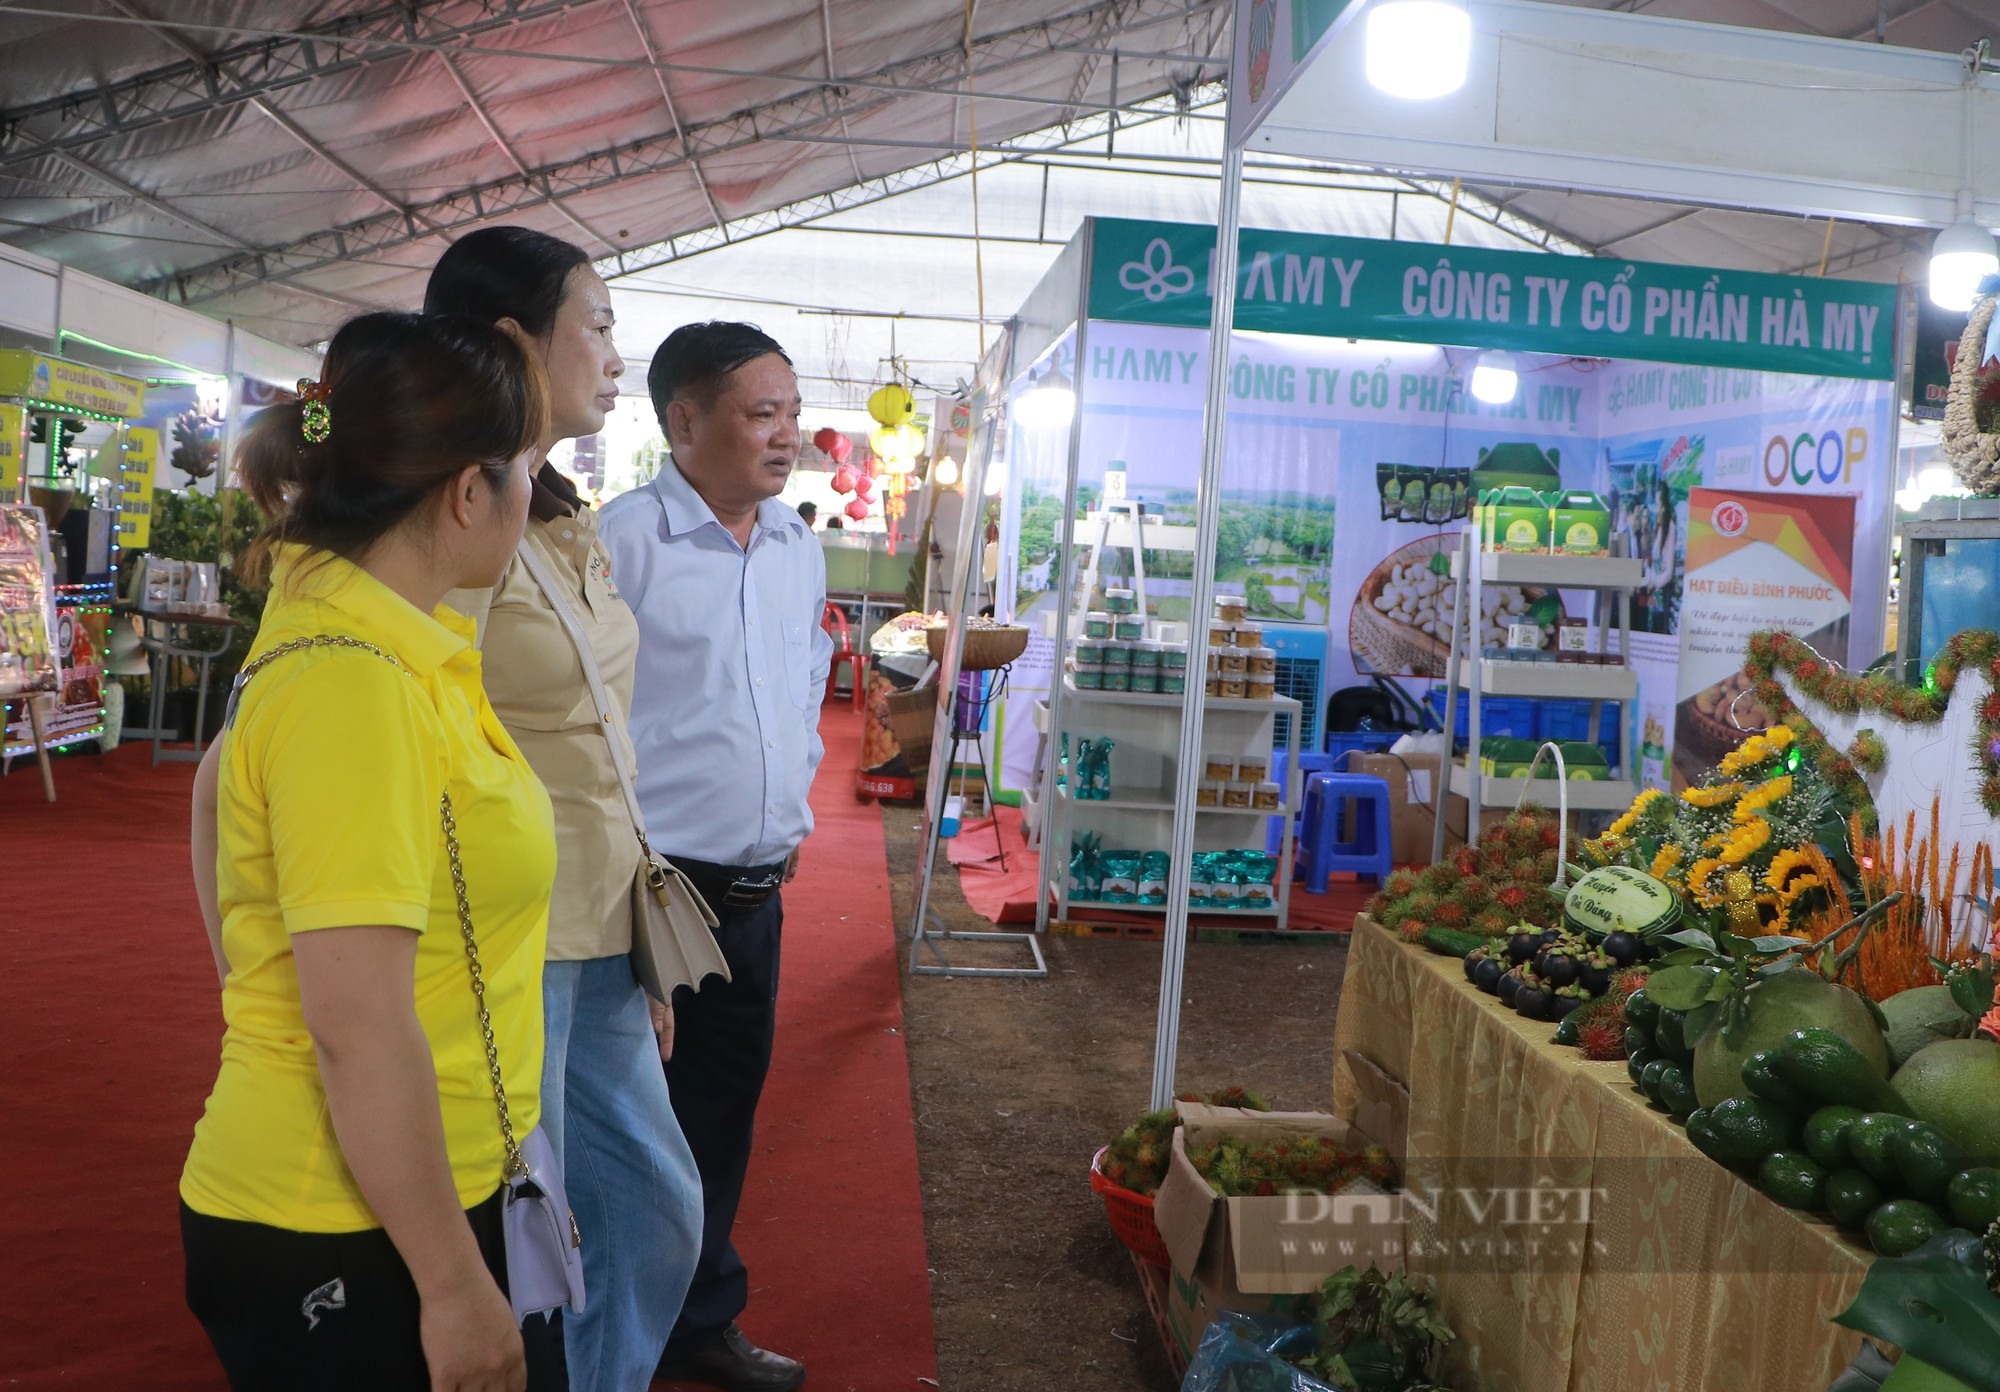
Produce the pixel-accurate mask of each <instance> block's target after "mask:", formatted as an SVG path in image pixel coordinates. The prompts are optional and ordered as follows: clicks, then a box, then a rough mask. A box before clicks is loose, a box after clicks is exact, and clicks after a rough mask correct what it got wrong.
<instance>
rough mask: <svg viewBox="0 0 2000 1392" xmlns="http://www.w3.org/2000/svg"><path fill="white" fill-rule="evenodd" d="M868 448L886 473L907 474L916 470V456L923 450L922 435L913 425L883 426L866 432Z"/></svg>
mask: <svg viewBox="0 0 2000 1392" xmlns="http://www.w3.org/2000/svg"><path fill="white" fill-rule="evenodd" d="M868 447H869V448H870V449H872V450H874V451H875V453H876V456H877V457H878V458H880V459H881V461H882V465H883V467H884V469H885V470H887V472H889V473H892V474H907V473H909V472H910V471H911V470H913V469H914V468H916V463H917V455H918V454H920V453H922V451H923V448H924V433H923V432H922V431H921V430H918V429H917V428H916V427H915V426H913V425H885V426H883V427H882V428H881V429H879V430H871V431H869V432H868Z"/></svg>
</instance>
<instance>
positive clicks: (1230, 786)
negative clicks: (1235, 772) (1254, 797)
mask: <svg viewBox="0 0 2000 1392" xmlns="http://www.w3.org/2000/svg"><path fill="white" fill-rule="evenodd" d="M1250 798H1251V786H1250V784H1248V783H1243V782H1239V781H1238V780H1236V779H1234V778H1232V779H1230V780H1229V781H1228V782H1227V783H1224V784H1223V785H1222V805H1223V806H1224V807H1248V806H1249V805H1250Z"/></svg>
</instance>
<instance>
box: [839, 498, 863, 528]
mask: <svg viewBox="0 0 2000 1392" xmlns="http://www.w3.org/2000/svg"><path fill="white" fill-rule="evenodd" d="M841 511H842V512H844V513H846V514H847V515H848V516H849V517H852V518H853V519H854V520H855V521H856V522H859V521H861V520H862V519H863V518H865V517H867V516H868V504H866V503H864V502H862V501H861V500H860V499H859V498H856V499H855V500H854V501H853V502H851V503H849V504H848V505H847V506H846V507H844V508H842V509H841Z"/></svg>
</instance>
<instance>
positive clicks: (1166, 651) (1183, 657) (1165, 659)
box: [1160, 643, 1187, 672]
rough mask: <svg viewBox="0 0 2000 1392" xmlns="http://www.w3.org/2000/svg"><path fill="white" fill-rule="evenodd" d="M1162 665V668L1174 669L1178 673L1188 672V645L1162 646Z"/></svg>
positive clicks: (1166, 644) (1170, 644) (1163, 644)
mask: <svg viewBox="0 0 2000 1392" xmlns="http://www.w3.org/2000/svg"><path fill="white" fill-rule="evenodd" d="M1160 665H1161V666H1162V667H1172V668H1174V669H1176V670H1177V671H1182V672H1185V671H1186V670H1187V644H1186V643H1162V644H1160Z"/></svg>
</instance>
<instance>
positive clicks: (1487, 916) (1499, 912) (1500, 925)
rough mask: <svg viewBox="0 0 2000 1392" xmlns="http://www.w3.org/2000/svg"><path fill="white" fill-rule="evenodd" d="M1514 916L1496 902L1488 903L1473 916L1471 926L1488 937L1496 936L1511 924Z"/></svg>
mask: <svg viewBox="0 0 2000 1392" xmlns="http://www.w3.org/2000/svg"><path fill="white" fill-rule="evenodd" d="M1513 923H1514V916H1513V915H1512V914H1510V913H1508V912H1507V911H1506V910H1505V909H1503V908H1501V907H1500V906H1499V905H1498V904H1490V905H1488V906H1487V907H1486V908H1483V909H1481V910H1480V911H1479V912H1478V914H1476V915H1475V916H1474V917H1473V920H1472V928H1473V931H1474V932H1476V933H1484V934H1485V935H1486V936H1487V937H1489V938H1497V937H1499V936H1500V935H1501V934H1502V933H1505V932H1506V931H1507V930H1508V929H1509V928H1510V927H1512V926H1513Z"/></svg>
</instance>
